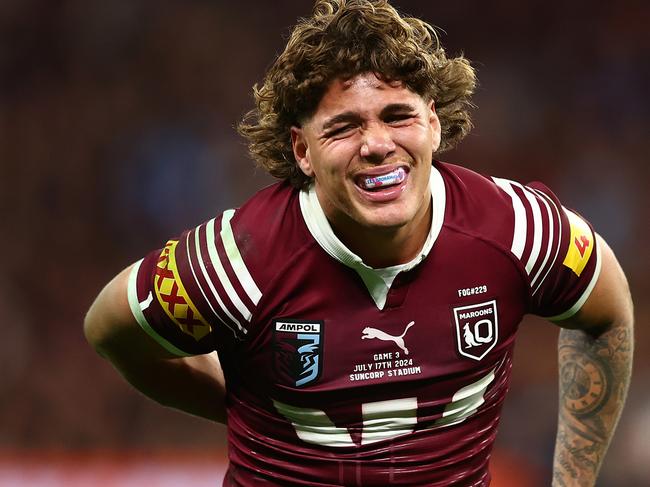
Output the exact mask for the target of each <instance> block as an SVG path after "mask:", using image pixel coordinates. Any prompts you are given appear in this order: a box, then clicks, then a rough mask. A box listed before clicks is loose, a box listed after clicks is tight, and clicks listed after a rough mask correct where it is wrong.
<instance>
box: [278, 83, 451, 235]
mask: <svg viewBox="0 0 650 487" xmlns="http://www.w3.org/2000/svg"><path fill="white" fill-rule="evenodd" d="M291 140H292V144H293V150H294V155H295V158H296V161H297V162H298V165H299V167H300V169H301V170H302V171H303V172H304V173H305V174H306V175H307V176H310V177H313V178H314V184H315V187H316V194H317V195H318V200H319V202H320V204H321V206H322V208H323V210H324V212H325V215H326V216H327V218H328V220H329V221H330V223H331V224H332V226H333V227H334V228H335V230H342V231H344V232H345V231H355V228H356V229H360V228H363V229H366V230H367V229H377V230H388V229H398V228H404V227H408V226H409V225H422V224H423V221H424V220H425V219H426V218H425V217H426V215H427V214H428V208H429V205H430V204H431V191H430V188H429V175H430V173H431V159H432V155H433V153H434V152H435V150H436V149H437V148H438V146H439V145H440V121H439V120H438V117H437V115H436V113H435V109H434V105H433V102H432V101H431V102H427V101H425V100H424V99H423V98H422V97H421V96H420V95H418V94H416V93H414V92H412V91H411V90H409V89H408V88H407V87H406V86H405V85H404V84H403V83H401V82H399V81H395V82H388V83H387V82H385V81H382V80H381V79H379V78H377V77H376V76H375V75H374V74H372V73H363V74H359V75H357V76H355V77H353V78H351V79H348V80H344V79H336V80H334V81H333V82H332V83H331V84H330V86H329V87H328V89H327V90H326V92H325V94H324V95H323V98H322V99H321V100H320V103H319V104H318V106H317V108H316V111H315V112H314V114H313V115H312V116H311V118H310V119H309V120H307V121H306V123H304V124H303V125H302V126H301V127H292V129H291ZM427 225H428V223H427ZM427 228H428V227H427Z"/></svg>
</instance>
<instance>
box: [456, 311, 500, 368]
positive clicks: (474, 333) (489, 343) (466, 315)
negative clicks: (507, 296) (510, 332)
mask: <svg viewBox="0 0 650 487" xmlns="http://www.w3.org/2000/svg"><path fill="white" fill-rule="evenodd" d="M454 321H455V322H456V327H455V328H456V343H457V344H458V353H460V354H461V355H463V356H464V357H468V358H471V359H474V360H481V359H482V358H483V357H485V356H486V355H487V354H488V353H489V351H490V350H492V349H493V348H494V346H495V345H496V344H497V340H498V339H499V318H498V316H497V302H496V300H492V301H486V302H485V303H479V304H472V305H469V306H460V307H458V308H454Z"/></svg>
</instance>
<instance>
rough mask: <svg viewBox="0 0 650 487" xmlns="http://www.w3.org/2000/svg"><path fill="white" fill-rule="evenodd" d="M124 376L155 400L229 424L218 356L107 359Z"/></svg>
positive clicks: (213, 354)
mask: <svg viewBox="0 0 650 487" xmlns="http://www.w3.org/2000/svg"><path fill="white" fill-rule="evenodd" d="M107 358H108V359H109V360H111V362H112V363H113V365H114V366H115V368H117V369H118V370H119V371H120V373H121V374H122V376H123V377H124V378H125V379H126V380H127V381H128V382H129V383H130V384H131V385H132V386H133V387H135V388H136V389H138V390H139V391H140V392H142V393H143V394H145V395H146V396H147V397H149V398H151V399H153V400H154V401H156V402H158V403H160V404H162V405H164V406H167V407H171V408H174V409H178V410H180V411H184V412H186V413H189V414H192V415H194V416H199V417H202V418H206V419H209V420H211V421H217V422H220V423H225V421H226V415H225V408H224V398H225V393H226V390H225V386H224V379H223V373H222V371H221V367H220V364H219V360H218V358H217V356H216V353H211V354H207V355H198V356H194V357H182V358H172V359H165V360H160V361H156V362H144V361H141V362H137V361H133V360H128V361H123V360H120V359H119V358H116V357H111V356H109V357H107Z"/></svg>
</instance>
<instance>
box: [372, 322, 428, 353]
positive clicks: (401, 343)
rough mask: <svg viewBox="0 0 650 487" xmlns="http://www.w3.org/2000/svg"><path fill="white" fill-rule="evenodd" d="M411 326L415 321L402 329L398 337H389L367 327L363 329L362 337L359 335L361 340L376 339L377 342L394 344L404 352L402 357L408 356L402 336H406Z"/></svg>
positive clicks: (383, 332) (384, 333)
mask: <svg viewBox="0 0 650 487" xmlns="http://www.w3.org/2000/svg"><path fill="white" fill-rule="evenodd" d="M413 325H415V321H411V322H410V323H409V324H408V325H406V328H404V333H402V334H401V335H400V336H393V335H389V334H388V333H386V332H385V331H381V330H378V329H377V328H371V327H369V326H367V327H365V328H364V329H363V335H361V339H365V338H377V339H379V340H384V341H391V342H394V343H395V345H397V346H398V347H399V348H401V349H402V350H403V351H404V355H408V354H409V350H408V348H406V345H405V344H404V335H406V332H407V331H408V329H409V328H411V327H412V326H413Z"/></svg>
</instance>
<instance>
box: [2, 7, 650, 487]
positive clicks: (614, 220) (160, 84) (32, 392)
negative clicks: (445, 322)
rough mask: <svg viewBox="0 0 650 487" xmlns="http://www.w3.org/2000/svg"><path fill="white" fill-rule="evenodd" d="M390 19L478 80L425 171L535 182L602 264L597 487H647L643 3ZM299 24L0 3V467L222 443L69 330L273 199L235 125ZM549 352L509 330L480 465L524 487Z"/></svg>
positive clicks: (551, 402) (552, 402) (196, 10)
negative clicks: (66, 455) (436, 35)
mask: <svg viewBox="0 0 650 487" xmlns="http://www.w3.org/2000/svg"><path fill="white" fill-rule="evenodd" d="M394 3H395V5H397V6H398V7H399V8H400V9H401V10H402V11H405V12H408V13H410V14H414V15H416V16H419V17H422V18H424V19H425V20H427V21H429V22H430V23H432V24H434V25H436V26H438V27H440V28H441V29H444V31H445V33H444V34H442V41H443V44H444V45H445V46H446V47H447V51H448V53H449V54H450V55H458V54H460V53H464V54H465V55H466V56H467V57H468V58H469V59H470V60H471V61H472V62H473V64H474V66H475V67H476V68H477V70H478V76H479V80H480V87H479V89H478V93H477V95H476V97H475V102H476V105H477V107H478V108H477V109H476V111H475V122H476V128H475V130H474V131H473V132H472V134H471V135H470V136H469V137H468V138H467V139H466V140H465V141H464V142H463V143H462V144H461V146H460V147H459V148H458V149H456V150H454V151H452V152H449V153H447V154H445V155H444V157H443V158H444V160H446V161H448V162H454V163H458V164H463V165H466V166H468V167H470V168H473V169H475V170H478V171H480V172H483V173H486V174H491V175H498V176H501V177H507V178H511V179H516V180H520V181H522V182H527V181H531V180H541V181H543V182H544V183H546V184H547V185H548V186H549V187H551V188H552V189H553V190H554V191H555V192H556V193H557V194H558V196H559V197H560V198H561V199H562V201H563V202H564V203H565V204H566V205H567V206H570V207H573V208H575V209H577V210H578V211H580V212H581V213H582V214H583V215H584V216H585V217H587V218H588V219H589V220H590V221H591V222H592V223H593V224H594V225H595V226H596V228H597V229H598V231H599V232H600V233H601V234H602V235H603V236H604V237H605V239H606V240H607V241H608V242H609V243H610V245H611V246H612V247H613V249H614V250H615V252H616V253H617V255H618V257H619V259H620V261H621V263H622V265H623V267H624V269H625V270H626V272H627V275H628V278H629V281H630V284H631V287H632V293H633V295H634V298H635V303H636V317H637V355H636V356H637V359H636V363H635V366H634V377H633V382H632V387H631V392H630V399H629V403H628V406H627V408H626V410H625V413H624V416H623V419H622V421H621V424H620V427H619V432H618V434H617V437H616V438H615V440H614V443H613V445H612V448H611V450H610V453H609V454H608V457H607V459H606V464H605V468H604V472H603V478H602V481H601V483H600V484H599V485H602V486H628V487H635V486H641V485H650V469H649V468H648V464H649V462H650V449H649V448H648V443H647V438H648V437H650V393H649V392H648V390H647V388H645V387H643V384H647V383H648V377H649V375H650V374H649V371H650V359H649V358H648V357H649V353H648V352H649V348H650V347H649V346H650V335H649V332H648V327H647V326H646V324H647V322H648V314H649V307H648V302H647V299H645V296H646V295H647V293H648V291H649V286H650V279H649V278H648V276H649V275H650V269H649V265H648V254H647V252H646V248H647V242H648V238H649V226H648V215H647V209H648V207H649V206H650V205H649V201H648V200H649V196H648V193H649V192H648V189H647V186H648V182H649V178H648V165H647V157H648V154H649V153H650V141H649V139H648V128H649V125H650V124H649V117H648V112H649V107H650V104H649V103H648V97H647V93H648V88H649V86H650V83H649V81H650V75H649V69H648V66H650V56H649V50H650V36H649V35H648V24H649V20H650V3H649V2H647V1H645V0H636V1H635V0H624V1H618V2H613V1H610V2H607V1H604V2H593V1H572V0H568V1H566V2H560V1H541V0H530V1H526V2H521V1H515V0H497V1H491V2H483V1H462V0H459V1H456V2H441V1H415V0H410V1H409V0H401V1H396V2H394ZM310 10H311V2H308V1H297V0H296V1H290V0H276V1H240V2H230V1H228V2H226V1H169V0H168V1H150V0H111V1H103V0H66V1H55V0H2V1H0V164H1V166H0V167H1V169H2V172H1V177H0V230H1V231H2V238H1V239H0V251H1V254H0V255H1V256H2V272H0V316H2V320H1V321H0V327H1V330H2V332H1V334H0V452H5V453H6V452H10V453H12V454H15V452H18V453H19V456H20V455H30V454H32V453H33V452H42V451H46V452H48V451H58V452H77V453H78V452H80V451H112V450H116V451H117V450H120V451H123V450H125V449H127V450H130V449H132V450H140V451H141V450H146V451H149V450H151V451H154V450H156V449H168V448H174V449H177V450H183V449H185V448H187V449H193V448H194V449H195V448H207V449H210V448H218V447H219V446H220V445H223V442H224V439H223V438H224V430H223V429H222V428H220V427H214V426H211V425H210V424H209V423H207V422H205V421H202V420H198V419H195V418H190V417H187V416H184V415H182V414H179V413H176V412H172V411H168V410H165V409H164V408H162V407H160V406H157V405H155V404H154V403H152V402H150V401H148V400H146V399H145V398H143V397H142V396H141V395H139V394H138V393H136V392H134V391H133V390H131V389H130V388H129V387H128V386H127V385H126V384H125V383H124V382H123V381H122V380H121V379H120V378H119V377H118V376H117V375H116V374H115V372H114V371H113V370H112V368H111V367H110V365H109V364H108V363H106V362H104V361H102V360H100V358H99V357H98V356H97V355H96V354H95V353H94V352H93V351H92V350H91V349H90V348H89V347H88V346H87V344H86V343H85V341H84V339H83V335H82V321H83V316H84V313H85V311H86V310H87V308H88V306H89V305H90V303H91V301H92V299H93V298H94V296H95V295H96V294H97V293H98V292H99V290H100V289H101V287H102V286H103V284H104V283H105V282H107V281H108V280H109V279H110V278H111V277H112V276H113V275H114V274H116V273H117V272H118V271H119V270H120V269H121V268H123V267H125V266H126V265H128V264H129V263H131V262H133V261H135V260H137V259H138V258H139V257H141V256H142V255H143V254H144V253H145V252H147V251H148V250H150V249H153V248H157V247H160V246H162V245H163V244H164V242H165V240H166V239H167V237H170V236H173V235H175V234H178V233H179V232H180V231H181V230H183V229H185V228H189V227H192V226H194V225H196V224H198V223H200V222H201V221H203V220H205V219H207V218H209V217H211V216H213V215H214V214H216V213H218V212H220V211H222V210H224V209H225V208H229V207H233V206H237V205H239V204H241V203H242V202H243V201H245V200H246V198H247V197H248V196H250V195H251V194H252V193H253V192H254V191H255V190H256V189H258V188H260V187H262V186H263V185H266V184H269V183H270V182H272V181H271V179H270V178H269V177H268V176H266V175H265V174H263V173H262V171H261V170H257V169H255V168H254V166H253V163H252V162H251V161H250V160H249V158H248V157H247V155H246V149H245V144H244V142H243V140H242V139H240V138H239V137H238V136H237V135H236V133H235V131H234V129H233V126H234V125H235V124H236V123H237V121H238V120H239V119H240V117H241V116H242V115H243V113H244V112H245V111H247V110H248V109H250V108H251V107H252V96H251V86H252V84H253V83H254V82H256V81H259V80H261V79H262V77H263V73H264V71H265V69H266V68H267V67H268V66H269V64H270V63H271V61H272V59H273V57H274V56H275V55H277V54H278V53H279V52H280V51H281V49H282V48H283V46H284V42H285V41H286V38H287V36H288V33H289V31H290V27H291V26H292V25H293V23H294V22H295V20H296V18H297V17H298V16H306V15H308V14H309V12H310ZM556 336H557V330H556V328H555V327H553V326H552V325H550V324H547V323H545V322H543V321H540V320H533V319H531V320H526V321H525V322H524V324H523V325H522V329H521V334H520V339H519V344H518V347H517V354H516V362H515V374H514V378H513V385H512V390H511V393H510V397H509V399H508V401H507V403H506V407H505V413H504V419H503V422H502V427H501V432H500V436H499V439H498V446H497V455H502V456H504V457H508V458H511V459H516V463H517V464H518V465H519V466H521V468H523V469H525V470H526V471H528V472H530V475H531V479H532V478H537V479H538V481H539V482H540V485H548V484H549V480H548V478H549V472H550V463H551V457H552V448H553V439H554V429H555V417H556V401H557V392H556V388H557V387H556V382H557V381H556V374H557V370H556V369H557V366H556V358H555V339H556ZM0 474H1V470H0ZM530 482H533V480H530ZM531 485H532V483H531ZM496 487H499V486H498V485H497V486H496Z"/></svg>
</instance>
